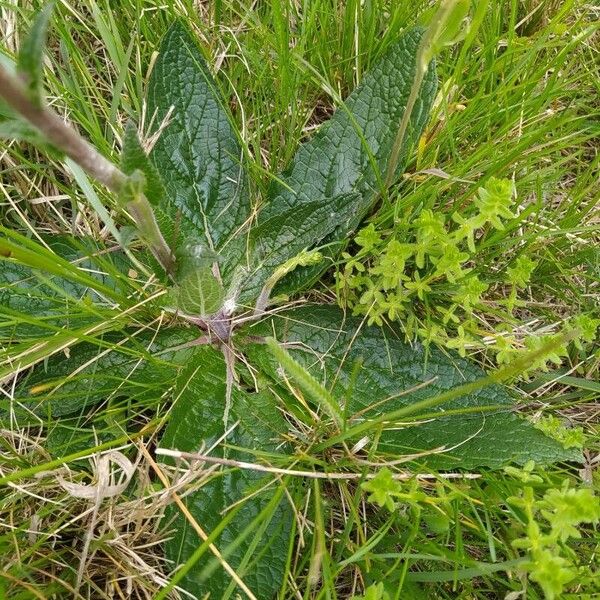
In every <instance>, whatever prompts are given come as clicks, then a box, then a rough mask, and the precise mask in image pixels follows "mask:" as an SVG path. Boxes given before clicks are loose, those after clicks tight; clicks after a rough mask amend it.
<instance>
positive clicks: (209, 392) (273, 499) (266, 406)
mask: <svg viewBox="0 0 600 600" xmlns="http://www.w3.org/2000/svg"><path fill="white" fill-rule="evenodd" d="M225 380H226V375H225V363H224V360H223V357H222V355H221V353H220V352H218V351H217V350H216V349H213V348H210V347H203V348H201V349H200V350H199V351H198V353H197V355H196V357H195V360H193V361H190V363H189V365H188V366H187V368H186V369H185V371H184V372H182V373H181V375H180V376H179V378H178V380H177V385H176V390H175V398H176V399H177V400H176V402H175V405H174V407H173V410H172V413H171V415H170V418H169V425H168V426H167V429H166V431H165V434H164V436H163V438H162V440H161V446H162V447H164V448H171V449H176V450H180V451H187V452H197V451H200V450H202V449H207V448H210V454H211V455H212V456H223V455H226V456H227V458H228V459H235V460H246V461H257V458H256V456H255V455H254V453H253V450H254V449H257V450H259V451H261V452H268V451H269V450H273V449H274V448H275V447H277V446H279V451H281V446H280V444H281V439H280V438H279V434H280V432H282V431H284V430H285V422H284V420H283V418H282V416H281V415H280V413H279V412H278V410H277V408H276V406H275V405H274V404H273V403H272V399H271V398H270V397H268V396H267V397H265V396H264V395H262V394H246V393H244V392H243V391H241V390H234V394H233V399H232V406H231V412H230V415H229V421H228V425H230V426H231V425H233V424H235V423H237V425H236V426H235V427H233V430H232V431H231V432H230V433H229V434H228V435H227V438H226V439H225V440H224V441H222V442H220V443H218V444H217V445H216V446H215V447H213V446H212V445H213V444H214V443H215V442H216V441H217V440H219V439H220V438H221V436H222V435H223V434H224V431H225V425H224V422H223V415H224V410H225V394H226V390H225V388H226V384H225ZM245 449H247V450H245ZM271 480H272V477H271V476H265V474H264V473H257V472H254V471H251V470H246V469H235V468H233V469H232V468H227V469H226V470H224V472H223V473H220V474H218V475H215V476H213V477H211V478H210V480H207V481H205V482H204V483H203V484H202V485H201V487H200V488H199V489H198V491H196V492H194V493H192V494H190V495H188V496H186V497H185V500H184V501H185V503H186V506H187V508H188V509H189V511H190V512H191V514H192V516H193V517H194V518H195V519H197V521H198V522H199V523H201V524H202V527H203V528H204V529H205V531H207V533H210V532H212V531H214V530H215V529H217V528H219V529H220V533H219V534H218V536H217V537H216V538H215V540H214V543H215V545H216V546H217V548H218V549H219V551H220V552H221V554H222V555H223V556H224V558H225V560H226V561H227V562H228V563H229V565H231V567H232V568H233V569H234V570H235V572H236V573H237V575H238V576H239V577H240V578H241V579H242V581H243V582H244V584H245V585H246V586H247V587H248V588H249V589H250V590H251V591H252V592H253V593H254V595H255V597H257V598H261V599H265V600H267V599H269V598H273V597H274V595H275V594H276V592H277V590H278V589H279V587H280V585H281V582H282V579H283V573H284V569H285V562H286V556H287V554H288V549H289V544H290V530H291V522H292V518H293V516H292V513H291V510H290V507H289V504H288V499H287V498H286V495H285V494H284V490H283V488H282V485H283V483H282V482H272V481H271ZM283 481H285V480H283ZM269 482H271V484H270V485H267V483H269ZM245 498H247V499H246V500H244V499H245ZM165 520H166V523H167V524H168V526H169V529H170V530H171V531H172V535H171V538H170V539H169V540H168V542H167V543H166V547H165V550H166V555H167V557H168V558H169V559H170V560H172V561H173V563H174V564H175V565H181V564H183V563H185V562H186V561H187V560H188V559H189V558H190V557H191V556H192V555H193V554H194V552H195V551H196V549H197V548H198V547H199V546H200V545H201V543H202V540H201V539H200V538H199V537H198V534H197V533H196V531H195V530H194V528H193V527H192V526H191V525H190V524H189V522H188V521H187V520H186V519H185V517H184V516H183V515H182V514H181V513H180V512H179V509H178V508H177V507H174V506H172V507H171V508H170V510H169V511H168V514H167V515H166V517H165ZM179 585H181V586H183V587H184V589H185V590H186V591H188V592H189V593H191V594H192V595H193V596H194V597H197V598H204V597H206V595H207V594H210V596H209V597H210V598H219V599H220V600H221V599H223V600H226V599H227V598H237V597H239V596H238V595H237V594H242V592H241V590H240V589H238V587H237V585H236V584H235V583H234V582H232V579H231V577H230V575H229V574H228V573H226V572H225V570H224V569H223V568H222V566H221V565H220V563H219V561H218V560H217V559H215V558H214V556H213V555H212V554H211V553H210V551H207V552H205V553H204V555H202V556H201V557H199V560H198V562H197V563H195V564H194V565H193V566H192V567H191V569H190V571H189V572H188V573H187V574H186V575H185V576H184V577H183V580H182V581H181V582H180V583H179Z"/></svg>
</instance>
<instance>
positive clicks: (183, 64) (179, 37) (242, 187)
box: [148, 23, 250, 283]
mask: <svg viewBox="0 0 600 600" xmlns="http://www.w3.org/2000/svg"><path fill="white" fill-rule="evenodd" d="M171 109H172V112H171ZM148 114H150V115H152V116H153V119H154V121H153V122H154V127H155V130H156V129H158V128H159V127H160V126H161V124H163V125H164V129H163V130H162V131H161V133H160V136H159V138H158V141H157V142H156V145H155V146H154V149H153V151H152V153H151V155H150V158H151V160H152V162H153V163H154V165H155V166H156V168H157V170H158V172H159V173H160V175H161V177H162V180H163V182H164V184H165V188H166V191H167V196H166V199H165V200H164V201H163V202H161V204H160V209H161V213H162V214H158V215H157V218H158V220H159V223H160V225H161V229H162V230H163V232H164V233H165V238H166V240H167V242H168V243H169V244H171V246H172V247H173V246H175V247H179V246H181V245H183V244H190V243H193V244H203V245H208V247H209V248H210V249H212V250H214V251H215V252H219V253H220V251H221V250H222V249H223V247H224V246H225V245H226V244H227V243H228V241H229V240H230V239H231V238H232V237H233V236H234V234H235V233H236V232H237V230H238V229H239V228H240V227H241V226H242V225H243V224H244V223H245V222H246V221H247V219H248V217H249V215H250V199H249V195H248V189H247V177H246V173H245V170H244V166H243V152H242V149H241V146H240V144H239V142H238V138H237V136H236V132H235V129H234V127H233V125H232V123H231V121H230V118H229V116H228V114H227V111H226V110H225V108H224V106H223V101H222V99H221V96H220V93H219V91H218V89H217V85H216V83H215V81H214V80H213V78H212V76H211V74H210V71H209V68H208V67H207V65H206V62H205V61H204V59H203V57H202V54H201V52H200V50H199V48H198V46H197V44H196V40H195V39H194V37H193V36H192V35H191V34H190V33H189V32H188V31H187V29H186V28H185V27H184V26H183V25H182V24H181V23H175V24H174V25H173V26H172V27H171V28H170V29H169V31H168V33H167V34H166V36H165V38H164V39H163V41H162V44H161V46H160V54H159V57H158V59H157V61H156V64H155V66H154V69H153V72H152V77H151V80H150V83H149V91H148ZM165 119H167V121H166V123H163V121H164V120H165ZM240 261H241V257H240V256H239V255H233V254H232V253H231V252H224V253H223V262H224V265H225V266H226V265H227V264H229V263H230V262H233V263H234V264H238V263H239V262H240ZM225 283H228V282H227V281H226V282H225Z"/></svg>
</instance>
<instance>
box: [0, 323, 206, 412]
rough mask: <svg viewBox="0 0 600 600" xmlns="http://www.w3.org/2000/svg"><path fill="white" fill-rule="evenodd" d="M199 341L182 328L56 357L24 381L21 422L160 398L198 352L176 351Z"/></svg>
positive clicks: (114, 335)
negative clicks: (106, 404)
mask: <svg viewBox="0 0 600 600" xmlns="http://www.w3.org/2000/svg"><path fill="white" fill-rule="evenodd" d="M196 337H198V332H197V331H195V330H194V329H185V328H181V327H175V328H164V329H160V330H159V331H158V332H156V331H152V330H148V331H141V332H136V331H134V330H124V331H121V332H111V333H109V334H106V335H105V336H103V337H101V338H98V339H97V340H96V341H95V343H89V342H84V343H81V344H77V345H76V346H74V347H72V348H71V349H70V351H69V353H68V355H66V356H65V354H63V353H61V354H57V355H54V356H51V357H50V358H49V359H48V360H47V361H45V363H43V364H40V365H38V366H37V367H35V368H34V369H33V370H32V371H31V373H29V374H28V375H27V376H26V377H25V378H23V379H21V380H20V381H19V384H18V386H17V388H16V390H15V397H16V398H17V399H18V402H19V407H18V412H19V416H18V422H19V423H21V424H22V423H24V422H26V421H27V420H32V415H38V416H39V417H40V418H42V419H43V418H45V417H47V418H49V419H50V420H52V419H55V418H57V417H63V416H65V415H70V414H73V413H77V412H81V411H83V410H85V409H87V408H89V407H91V406H93V405H95V404H97V403H98V402H101V401H103V400H106V399H109V398H120V397H123V398H130V399H137V400H140V399H141V398H147V397H148V396H149V395H150V396H152V395H154V396H155V397H156V398H160V397H161V396H162V395H163V393H164V391H165V388H168V387H169V386H170V385H171V384H172V382H173V380H174V378H175V377H176V375H177V371H178V369H179V368H180V367H181V366H183V365H184V364H186V363H187V361H189V360H190V358H191V357H192V355H193V353H194V348H193V347H188V348H183V349H177V346H180V345H182V344H185V343H187V342H190V341H192V340H193V339H194V338H196ZM7 409H8V404H7V401H6V400H5V401H0V411H1V412H4V411H5V410H7Z"/></svg>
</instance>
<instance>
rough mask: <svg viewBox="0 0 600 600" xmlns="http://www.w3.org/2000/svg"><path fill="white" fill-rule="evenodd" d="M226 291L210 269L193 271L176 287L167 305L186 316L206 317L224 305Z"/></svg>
mask: <svg viewBox="0 0 600 600" xmlns="http://www.w3.org/2000/svg"><path fill="white" fill-rule="evenodd" d="M224 297H225V291H224V290H223V286H222V285H221V284H220V283H219V281H217V279H216V277H215V276H214V275H213V274H212V273H211V271H210V269H206V268H205V269H198V270H196V271H192V272H191V273H189V274H188V275H187V276H186V277H184V278H183V279H182V280H181V281H180V282H179V283H178V284H177V285H176V286H174V287H173V288H172V289H171V291H170V293H169V295H168V299H167V305H168V306H172V307H173V308H176V309H177V310H179V311H180V312H182V313H184V314H186V315H193V316H199V317H202V316H206V315H210V314H213V313H216V312H217V311H218V310H219V309H220V308H221V306H222V305H223V300H224Z"/></svg>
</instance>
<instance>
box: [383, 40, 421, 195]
mask: <svg viewBox="0 0 600 600" xmlns="http://www.w3.org/2000/svg"><path fill="white" fill-rule="evenodd" d="M419 54H420V51H419ZM425 73H427V67H425V68H423V66H422V64H421V61H420V60H419V57H418V56H417V61H416V72H415V78H414V79H413V83H412V87H411V88H410V95H409V96H408V102H407V103H406V108H405V109H404V114H403V115H402V121H401V122H400V127H399V128H398V133H396V137H395V139H394V145H393V146H392V153H391V154H390V159H389V162H388V166H387V171H386V173H385V189H386V190H389V188H390V186H391V185H392V183H394V179H395V177H396V170H397V168H398V162H399V161H400V151H401V150H402V145H403V143H404V138H405V137H406V130H407V129H408V123H409V121H410V117H411V115H412V112H413V109H414V107H415V102H416V101H417V96H418V95H419V91H420V89H421V84H422V83H423V79H424V78H425Z"/></svg>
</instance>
